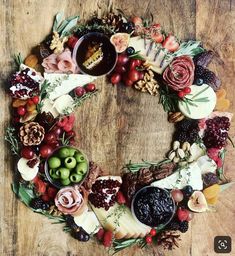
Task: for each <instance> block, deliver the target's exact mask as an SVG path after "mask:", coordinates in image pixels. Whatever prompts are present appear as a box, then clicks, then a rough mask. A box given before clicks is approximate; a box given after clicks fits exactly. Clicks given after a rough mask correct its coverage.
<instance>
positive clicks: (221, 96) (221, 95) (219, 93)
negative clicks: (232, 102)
mask: <svg viewBox="0 0 235 256" xmlns="http://www.w3.org/2000/svg"><path fill="white" fill-rule="evenodd" d="M226 94H227V92H226V90H225V89H219V90H218V91H217V92H216V97H217V99H224V98H225V96H226Z"/></svg>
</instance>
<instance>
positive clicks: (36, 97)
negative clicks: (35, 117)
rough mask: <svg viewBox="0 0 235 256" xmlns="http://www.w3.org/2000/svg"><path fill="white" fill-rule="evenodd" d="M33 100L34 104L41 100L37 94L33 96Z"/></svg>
mask: <svg viewBox="0 0 235 256" xmlns="http://www.w3.org/2000/svg"><path fill="white" fill-rule="evenodd" d="M32 101H33V103H34V104H36V105H37V104H38V102H39V97H38V96H37V95H36V96H33V98H32Z"/></svg>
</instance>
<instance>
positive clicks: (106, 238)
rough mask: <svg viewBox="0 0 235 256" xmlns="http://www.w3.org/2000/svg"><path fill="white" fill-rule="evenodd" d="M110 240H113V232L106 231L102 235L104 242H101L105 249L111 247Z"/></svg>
mask: <svg viewBox="0 0 235 256" xmlns="http://www.w3.org/2000/svg"><path fill="white" fill-rule="evenodd" d="M112 240H113V232H112V231H110V230H108V231H106V232H105V233H104V240H103V245H104V246H105V247H110V246H111V245H112Z"/></svg>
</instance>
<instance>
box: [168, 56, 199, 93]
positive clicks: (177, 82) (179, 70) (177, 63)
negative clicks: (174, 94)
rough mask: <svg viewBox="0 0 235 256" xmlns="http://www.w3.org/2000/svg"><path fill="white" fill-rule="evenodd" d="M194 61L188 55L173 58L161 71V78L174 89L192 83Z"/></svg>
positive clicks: (179, 88)
mask: <svg viewBox="0 0 235 256" xmlns="http://www.w3.org/2000/svg"><path fill="white" fill-rule="evenodd" d="M194 69H195V66H194V63H193V60H192V59H191V58H190V57H189V56H180V57H176V58H174V60H173V61H172V62H171V64H170V65H169V66H168V67H167V68H166V70H165V71H164V73H163V79H164V81H165V82H166V83H167V85H168V86H169V87H170V88H172V89H173V90H174V91H180V90H182V89H184V88H185V87H188V86H190V85H192V83H193V80H194Z"/></svg>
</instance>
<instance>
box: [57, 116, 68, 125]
mask: <svg viewBox="0 0 235 256" xmlns="http://www.w3.org/2000/svg"><path fill="white" fill-rule="evenodd" d="M67 123H68V118H67V116H65V117H63V118H61V119H60V120H59V121H58V122H57V125H58V126H59V127H64V126H65V125H66V124H67Z"/></svg>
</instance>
